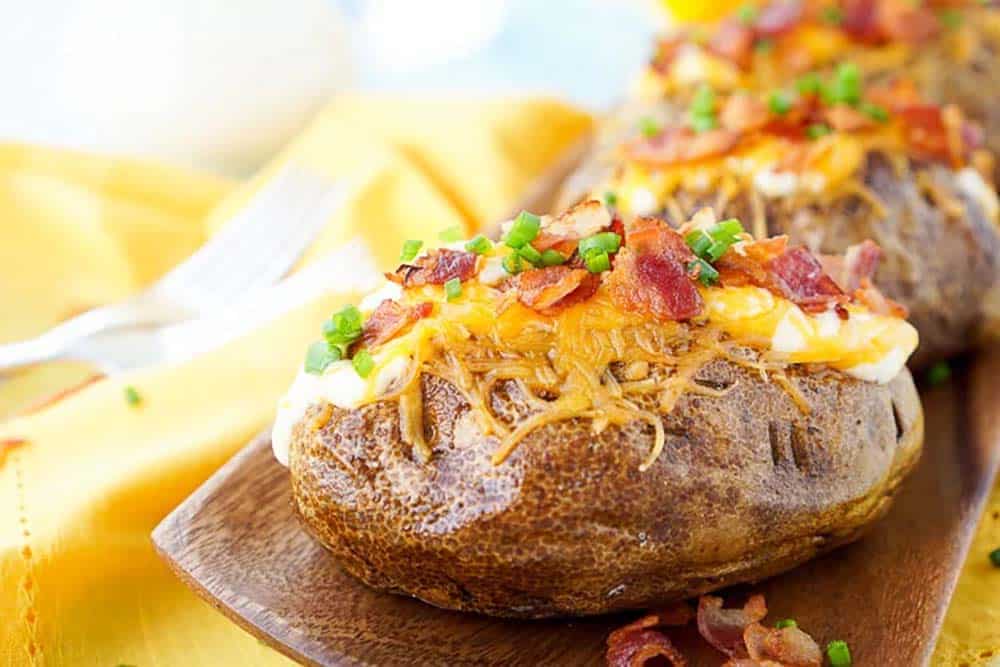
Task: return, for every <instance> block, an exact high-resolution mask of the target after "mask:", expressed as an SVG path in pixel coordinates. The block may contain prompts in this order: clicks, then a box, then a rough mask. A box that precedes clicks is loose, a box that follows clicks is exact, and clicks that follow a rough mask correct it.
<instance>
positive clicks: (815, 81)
mask: <svg viewBox="0 0 1000 667" xmlns="http://www.w3.org/2000/svg"><path fill="white" fill-rule="evenodd" d="M822 88H823V79H821V78H820V76H819V74H817V73H816V72H809V73H808V74H803V75H802V76H801V77H799V79H798V80H797V81H796V82H795V89H796V90H798V91H799V94H800V95H815V94H817V93H818V92H820V90H821V89H822Z"/></svg>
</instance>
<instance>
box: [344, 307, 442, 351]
mask: <svg viewBox="0 0 1000 667" xmlns="http://www.w3.org/2000/svg"><path fill="white" fill-rule="evenodd" d="M432 312H434V304H432V303H430V302H427V301H425V302H423V303H418V304H416V305H414V306H404V305H402V304H400V303H398V302H396V301H392V300H391V299H386V300H384V301H383V302H382V303H380V304H379V305H378V308H376V309H375V310H374V311H373V312H372V314H371V315H369V316H368V319H367V320H365V325H364V329H363V330H362V333H361V340H362V341H363V342H364V344H365V345H366V346H367V347H375V346H376V345H381V344H382V343H384V342H386V341H388V340H392V339H393V338H395V337H396V336H397V335H399V334H401V333H403V332H404V331H405V330H406V329H408V328H409V327H410V325H412V324H413V323H414V322H416V321H417V320H419V319H421V318H424V317H429V316H430V314H431V313H432Z"/></svg>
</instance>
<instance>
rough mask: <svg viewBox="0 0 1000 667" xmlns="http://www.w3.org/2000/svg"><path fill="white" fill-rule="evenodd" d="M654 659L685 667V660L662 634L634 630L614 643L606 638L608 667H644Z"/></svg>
mask: <svg viewBox="0 0 1000 667" xmlns="http://www.w3.org/2000/svg"><path fill="white" fill-rule="evenodd" d="M656 658H661V659H664V660H666V661H667V662H668V663H669V664H670V665H672V667H687V660H685V659H684V656H683V655H681V653H680V651H678V650H677V648H676V647H675V646H674V645H673V643H672V642H671V641H670V639H669V638H668V637H667V636H666V635H665V634H663V633H662V632H657V631H656V630H636V631H633V632H630V633H628V634H625V635H620V636H619V637H618V638H617V640H616V642H615V643H612V642H611V638H610V637H609V638H608V651H607V653H606V654H605V660H606V661H607V665H608V667H645V666H646V664H647V663H648V662H649V661H652V660H654V659H656Z"/></svg>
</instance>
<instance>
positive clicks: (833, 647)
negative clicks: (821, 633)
mask: <svg viewBox="0 0 1000 667" xmlns="http://www.w3.org/2000/svg"><path fill="white" fill-rule="evenodd" d="M826 657H827V659H828V660H829V661H830V665H832V667H849V666H850V664H851V649H849V648H848V647H847V642H845V641H841V640H839V639H835V640H833V641H832V642H830V643H829V644H827V645H826Z"/></svg>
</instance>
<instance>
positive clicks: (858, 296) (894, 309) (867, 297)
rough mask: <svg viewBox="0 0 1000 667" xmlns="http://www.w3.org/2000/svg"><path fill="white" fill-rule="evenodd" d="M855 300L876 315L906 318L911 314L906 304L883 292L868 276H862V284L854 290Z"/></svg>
mask: <svg viewBox="0 0 1000 667" xmlns="http://www.w3.org/2000/svg"><path fill="white" fill-rule="evenodd" d="M854 300H855V301H857V302H858V303H860V304H862V305H863V306H865V307H866V308H867V309H868V310H870V311H871V312H873V313H875V314H876V315H885V316H887V317H899V318H902V319H904V320H905V319H906V318H907V317H909V315H910V311H909V310H907V308H906V306H904V305H903V304H901V303H897V302H895V301H893V300H892V299H890V298H889V297H887V296H885V295H884V294H882V292H881V291H880V290H879V289H878V288H877V287H875V284H874V283H872V281H871V279H870V278H867V277H866V278H862V279H861V284H860V286H859V287H858V288H857V289H856V290H854Z"/></svg>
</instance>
